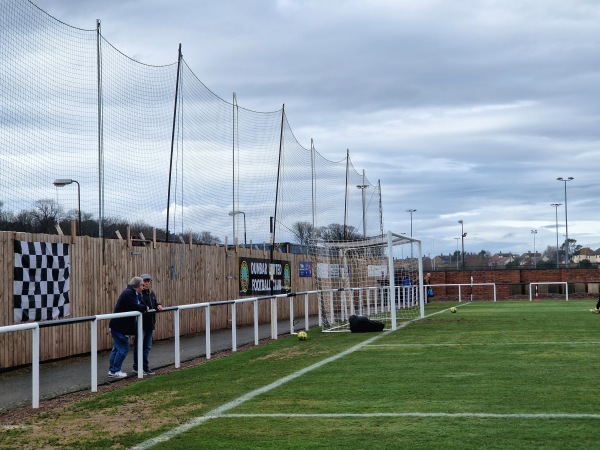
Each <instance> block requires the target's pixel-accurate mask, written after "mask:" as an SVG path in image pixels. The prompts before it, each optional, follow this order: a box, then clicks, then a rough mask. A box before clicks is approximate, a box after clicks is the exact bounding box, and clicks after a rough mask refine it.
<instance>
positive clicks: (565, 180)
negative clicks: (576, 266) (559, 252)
mask: <svg viewBox="0 0 600 450" xmlns="http://www.w3.org/2000/svg"><path fill="white" fill-rule="evenodd" d="M556 180H557V181H562V182H564V183H565V267H569V265H570V259H569V219H568V215H567V181H572V180H574V178H573V177H568V178H566V179H565V178H563V177H558V178H557V179H556Z"/></svg>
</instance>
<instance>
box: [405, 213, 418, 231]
mask: <svg viewBox="0 0 600 450" xmlns="http://www.w3.org/2000/svg"><path fill="white" fill-rule="evenodd" d="M416 211H417V210H416V209H407V210H406V212H407V213H410V237H412V215H413V213H414V212H416Z"/></svg>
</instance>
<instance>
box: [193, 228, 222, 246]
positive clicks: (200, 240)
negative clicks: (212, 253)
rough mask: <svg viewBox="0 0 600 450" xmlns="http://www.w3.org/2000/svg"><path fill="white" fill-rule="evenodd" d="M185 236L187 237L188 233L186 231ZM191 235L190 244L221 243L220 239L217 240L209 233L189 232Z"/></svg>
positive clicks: (216, 237)
mask: <svg viewBox="0 0 600 450" xmlns="http://www.w3.org/2000/svg"><path fill="white" fill-rule="evenodd" d="M187 234H188V235H189V234H190V232H189V231H188V232H187ZM191 234H192V242H194V243H195V244H208V245H215V244H220V243H221V239H219V237H218V236H215V235H214V234H212V233H211V232H210V231H201V232H200V233H196V232H191Z"/></svg>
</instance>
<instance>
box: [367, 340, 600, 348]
mask: <svg viewBox="0 0 600 450" xmlns="http://www.w3.org/2000/svg"><path fill="white" fill-rule="evenodd" d="M598 344H600V342H599V341H571V342H569V341H565V342H489V343H478V342H473V343H465V344H461V343H442V344H434V343H432V344H418V343H415V344H411V343H408V344H372V345H368V347H490V346H507V345H513V346H519V345H598Z"/></svg>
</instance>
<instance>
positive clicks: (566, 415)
mask: <svg viewBox="0 0 600 450" xmlns="http://www.w3.org/2000/svg"><path fill="white" fill-rule="evenodd" d="M261 417H267V418H268V417H290V418H302V417H311V418H312V417H321V418H332V419H337V418H344V417H351V418H352V417H358V418H361V417H364V418H370V417H434V418H451V419H453V418H474V419H479V418H484V419H600V414H577V413H573V414H571V413H540V414H530V413H515V414H496V413H418V412H406V413H365V414H358V413H324V414H298V413H290V414H233V413H232V414H221V415H219V416H215V417H214V418H237V419H243V418H261Z"/></svg>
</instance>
